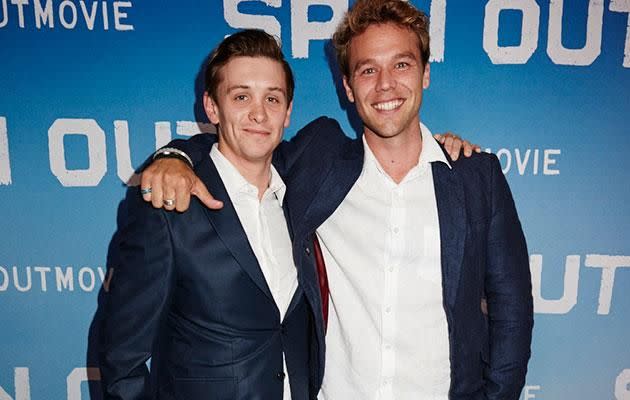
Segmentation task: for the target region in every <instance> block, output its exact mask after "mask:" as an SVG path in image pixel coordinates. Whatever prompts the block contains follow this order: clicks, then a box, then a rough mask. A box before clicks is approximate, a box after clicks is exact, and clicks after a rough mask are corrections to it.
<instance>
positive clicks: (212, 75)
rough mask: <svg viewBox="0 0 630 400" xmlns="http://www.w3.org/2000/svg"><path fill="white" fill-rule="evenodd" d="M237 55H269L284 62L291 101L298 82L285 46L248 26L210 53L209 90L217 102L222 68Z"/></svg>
mask: <svg viewBox="0 0 630 400" xmlns="http://www.w3.org/2000/svg"><path fill="white" fill-rule="evenodd" d="M234 57H266V58H269V59H271V60H273V61H277V62H279V63H280V65H282V69H283V70H284V78H285V81H286V85H287V100H288V102H287V104H288V103H291V101H292V100H293V91H294V90H295V81H294V80H293V72H292V71H291V67H290V66H289V63H288V62H287V60H285V58H284V54H282V49H281V48H280V45H279V44H278V41H277V40H276V39H275V37H273V36H271V35H270V34H268V33H266V32H264V31H261V30H257V29H245V30H242V31H239V32H237V33H235V34H233V35H230V36H228V37H227V38H225V39H223V41H222V42H221V43H219V45H218V46H217V47H216V48H215V49H214V50H213V51H212V53H210V57H209V61H208V64H207V66H206V70H205V90H206V92H208V94H209V95H210V96H212V98H213V99H214V100H215V101H217V92H216V91H217V88H218V86H219V83H221V79H223V78H222V76H221V73H220V71H221V67H223V66H224V65H225V64H227V63H228V62H230V60H231V59H232V58H234Z"/></svg>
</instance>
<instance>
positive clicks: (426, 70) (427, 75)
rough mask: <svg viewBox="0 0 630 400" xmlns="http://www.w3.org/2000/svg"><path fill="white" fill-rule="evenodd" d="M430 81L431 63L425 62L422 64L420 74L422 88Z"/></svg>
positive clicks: (425, 87) (426, 86)
mask: <svg viewBox="0 0 630 400" xmlns="http://www.w3.org/2000/svg"><path fill="white" fill-rule="evenodd" d="M430 83H431V64H429V63H428V62H427V64H426V65H425V66H424V73H423V74H422V88H423V89H427V88H428V87H429V84H430Z"/></svg>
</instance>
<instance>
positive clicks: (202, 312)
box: [101, 153, 324, 400]
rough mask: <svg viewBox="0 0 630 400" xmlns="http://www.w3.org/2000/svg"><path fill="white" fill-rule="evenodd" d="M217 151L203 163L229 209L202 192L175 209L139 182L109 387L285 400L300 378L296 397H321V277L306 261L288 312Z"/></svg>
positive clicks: (113, 290)
mask: <svg viewBox="0 0 630 400" xmlns="http://www.w3.org/2000/svg"><path fill="white" fill-rule="evenodd" d="M207 154H208V153H206V156H205V158H204V159H203V161H202V162H200V163H199V165H198V166H197V168H196V172H197V174H198V175H199V176H200V178H201V179H202V180H203V181H204V183H205V184H206V185H208V186H209V187H212V188H213V189H214V191H215V193H216V194H217V196H218V197H220V198H222V199H223V200H224V202H225V203H224V204H225V206H224V208H223V209H221V210H219V211H213V210H209V209H207V208H205V207H204V206H203V205H201V203H200V202H199V201H197V200H193V201H192V202H191V206H190V210H189V211H188V212H186V213H174V212H165V211H163V210H156V209H153V207H152V206H151V205H150V204H148V203H145V202H144V201H143V200H142V199H141V197H140V195H139V194H138V190H137V189H136V190H135V191H134V193H130V196H129V198H128V203H129V204H128V207H129V220H128V221H127V223H126V224H125V225H124V226H123V227H122V228H121V231H120V241H119V252H120V261H119V264H118V265H114V266H113V267H114V273H113V278H112V281H111V284H110V289H109V293H106V298H105V321H104V324H103V331H102V335H101V336H102V338H101V340H102V345H101V374H102V385H103V389H104V393H105V395H104V398H105V399H154V398H155V399H178V400H195V399H216V400H223V399H225V400H227V399H229V400H232V399H260V400H269V399H278V400H279V399H282V393H283V381H284V379H289V380H290V386H291V396H292V399H293V400H298V399H302V400H308V399H313V398H315V396H316V393H317V391H318V389H319V384H320V383H321V380H319V381H318V376H320V375H321V374H322V372H321V371H320V369H321V368H322V363H323V351H324V349H323V348H320V345H319V343H322V345H323V336H321V337H320V338H319V339H318V336H317V335H318V332H319V333H320V335H322V334H321V331H322V330H321V327H319V328H318V329H317V331H316V329H315V323H316V322H315V318H314V316H313V311H312V310H313V305H315V307H316V309H317V310H318V311H319V304H320V303H321V298H320V297H319V296H318V297H317V298H311V297H310V296H309V294H308V293H309V291H305V290H304V289H303V288H304V285H303V282H304V281H305V279H306V280H307V282H308V283H307V285H306V287H308V286H309V285H310V281H311V279H312V277H311V276H307V277H306V278H305V277H304V274H303V273H302V271H301V270H298V281H299V283H300V284H299V285H298V289H297V291H296V293H295V296H294V297H293V299H292V301H291V303H290V305H289V309H288V311H287V313H286V316H285V318H284V320H283V321H280V313H279V311H278V309H277V307H276V304H275V302H274V300H273V297H272V295H271V292H270V290H269V288H268V286H267V283H266V280H265V277H264V275H263V273H262V271H261V269H260V266H259V264H258V261H257V259H256V256H255V255H254V252H253V251H252V249H251V247H250V245H249V242H248V240H247V236H246V234H245V232H244V230H243V228H242V226H241V224H240V223H239V220H238V217H237V214H236V211H235V210H234V207H233V205H232V203H231V202H230V201H229V197H228V195H227V192H226V190H225V187H224V185H223V183H222V181H221V179H220V177H219V175H218V173H217V171H216V169H215V167H214V165H213V164H212V162H211V160H210V158H209V157H208V155H207ZM285 211H286V210H285ZM285 214H286V212H285ZM287 217H288V215H287ZM305 293H306V295H305ZM318 323H319V324H321V318H320V320H319V322H318ZM283 352H284V354H285V357H286V364H287V370H288V371H287V372H288V375H289V376H288V377H285V376H284V374H283V372H282V371H283V365H282V354H283ZM149 357H152V359H151V369H150V372H149V370H148V369H147V367H146V365H145V362H146V361H147V359H148V358H149Z"/></svg>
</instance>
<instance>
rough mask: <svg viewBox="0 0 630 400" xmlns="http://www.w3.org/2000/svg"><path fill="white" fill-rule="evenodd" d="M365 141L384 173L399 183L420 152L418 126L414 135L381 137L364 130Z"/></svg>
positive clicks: (420, 144) (415, 162)
mask: <svg viewBox="0 0 630 400" xmlns="http://www.w3.org/2000/svg"><path fill="white" fill-rule="evenodd" d="M363 134H364V136H365V141H366V142H367V144H368V146H370V150H371V151H372V153H374V157H376V160H377V161H378V163H379V164H380V165H381V167H382V168H383V170H384V171H385V173H387V175H389V176H390V178H392V180H393V181H394V182H396V183H400V182H401V181H402V180H403V179H404V178H405V176H406V175H407V173H408V172H409V171H410V170H411V169H412V168H413V167H415V166H416V165H418V160H419V158H420V153H421V152H422V135H421V133H420V126H418V130H417V132H415V133H410V134H403V135H396V136H394V137H387V138H385V137H381V136H378V135H376V134H375V133H373V132H371V131H369V130H368V129H365V131H364V133H363Z"/></svg>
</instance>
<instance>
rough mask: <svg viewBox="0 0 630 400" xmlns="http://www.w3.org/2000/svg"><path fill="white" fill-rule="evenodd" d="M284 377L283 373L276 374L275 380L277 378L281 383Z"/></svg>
mask: <svg viewBox="0 0 630 400" xmlns="http://www.w3.org/2000/svg"><path fill="white" fill-rule="evenodd" d="M284 377H285V375H284V372H278V373H277V374H276V378H278V380H279V381H283V380H284Z"/></svg>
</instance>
